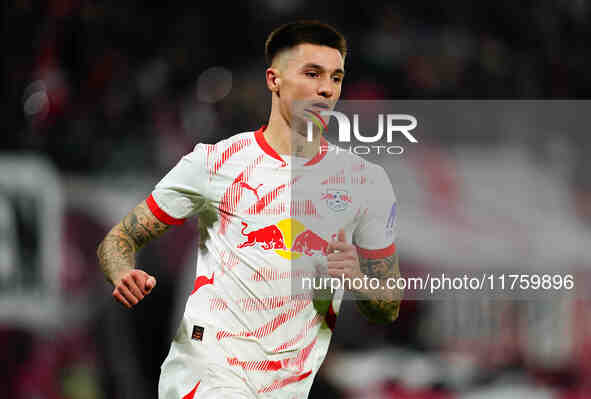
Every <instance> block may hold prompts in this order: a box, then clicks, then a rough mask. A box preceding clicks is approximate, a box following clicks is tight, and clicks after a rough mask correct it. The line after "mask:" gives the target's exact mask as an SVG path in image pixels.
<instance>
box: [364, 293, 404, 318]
mask: <svg viewBox="0 0 591 399" xmlns="http://www.w3.org/2000/svg"><path fill="white" fill-rule="evenodd" d="M357 307H358V308H359V310H360V311H361V313H363V314H364V315H365V317H367V318H368V319H369V320H371V321H373V322H376V323H390V322H392V321H394V320H396V318H397V317H398V311H399V309H400V301H399V300H397V301H385V300H383V299H372V300H365V301H363V300H360V301H357Z"/></svg>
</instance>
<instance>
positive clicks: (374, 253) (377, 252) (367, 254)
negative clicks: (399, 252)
mask: <svg viewBox="0 0 591 399" xmlns="http://www.w3.org/2000/svg"><path fill="white" fill-rule="evenodd" d="M394 252H396V244H394V243H392V245H390V246H389V247H386V248H382V249H365V248H360V247H357V253H359V255H361V256H363V257H364V258H365V259H381V258H386V257H388V256H392V255H394Z"/></svg>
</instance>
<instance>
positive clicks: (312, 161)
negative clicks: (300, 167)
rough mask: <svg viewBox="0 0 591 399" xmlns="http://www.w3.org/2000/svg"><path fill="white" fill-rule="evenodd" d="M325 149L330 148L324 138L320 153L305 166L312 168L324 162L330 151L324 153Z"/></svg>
mask: <svg viewBox="0 0 591 399" xmlns="http://www.w3.org/2000/svg"><path fill="white" fill-rule="evenodd" d="M323 148H328V141H326V139H325V138H324V137H321V138H320V151H318V153H317V154H316V155H315V156H314V158H312V159H310V160H309V161H308V162H306V163H305V164H304V166H312V165H316V164H317V163H318V162H320V161H322V159H323V158H324V157H325V156H326V153H327V152H328V151H323V150H322V149H323Z"/></svg>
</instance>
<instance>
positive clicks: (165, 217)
mask: <svg viewBox="0 0 591 399" xmlns="http://www.w3.org/2000/svg"><path fill="white" fill-rule="evenodd" d="M146 204H147V205H148V208H150V211H152V214H153V215H154V216H156V218H157V219H158V220H160V221H161V222H162V223H164V224H168V225H172V224H177V225H178V224H183V223H185V220H186V219H177V218H174V217H172V216H170V215H169V214H168V213H166V212H164V211H163V210H162V209H161V208H160V207H159V206H158V204H157V203H156V200H155V199H154V197H153V196H152V194H150V196H149V197H148V198H146Z"/></svg>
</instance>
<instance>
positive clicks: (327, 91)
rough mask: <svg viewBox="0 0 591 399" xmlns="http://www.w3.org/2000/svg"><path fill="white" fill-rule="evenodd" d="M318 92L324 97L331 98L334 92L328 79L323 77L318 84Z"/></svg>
mask: <svg viewBox="0 0 591 399" xmlns="http://www.w3.org/2000/svg"><path fill="white" fill-rule="evenodd" d="M318 94H319V95H321V96H322V97H324V98H331V97H332V96H333V94H334V88H333V87H332V82H331V81H330V79H328V80H326V79H323V80H322V81H321V83H320V85H319V86H318Z"/></svg>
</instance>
